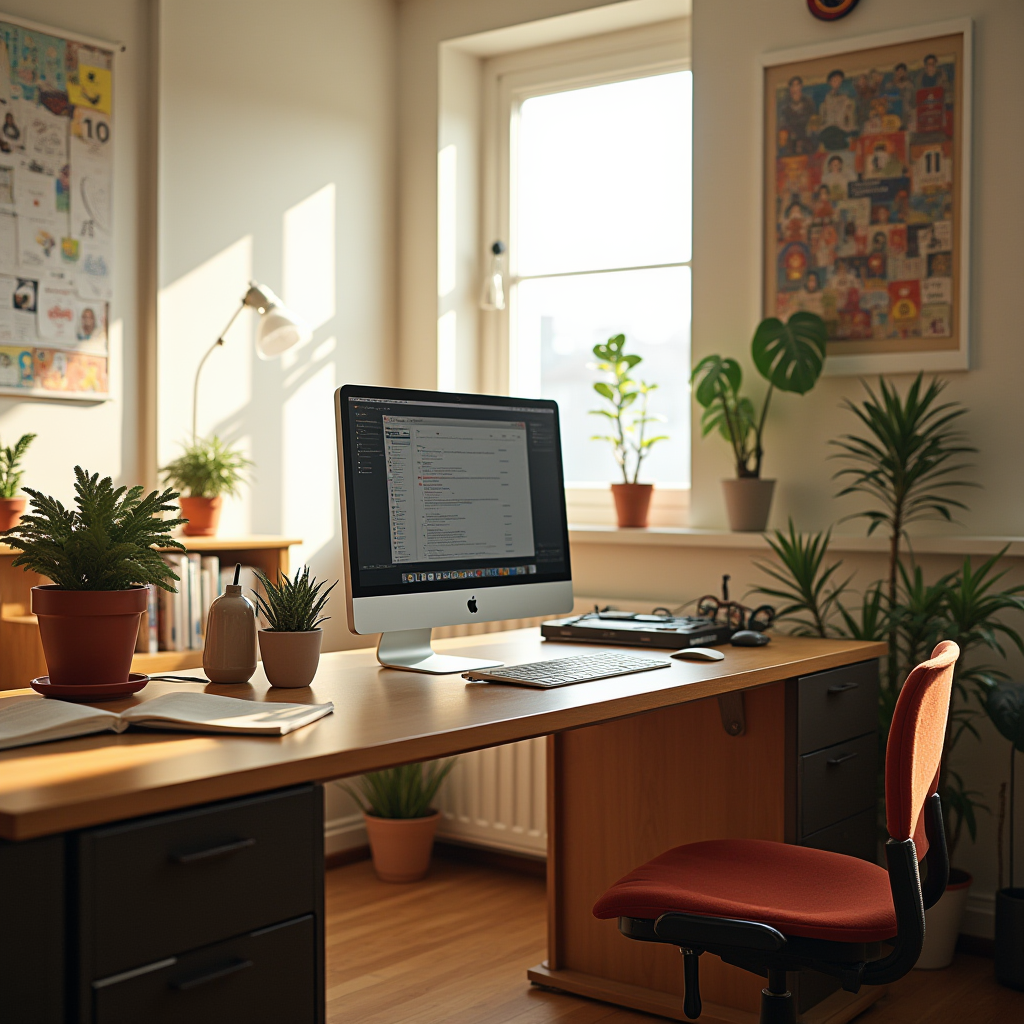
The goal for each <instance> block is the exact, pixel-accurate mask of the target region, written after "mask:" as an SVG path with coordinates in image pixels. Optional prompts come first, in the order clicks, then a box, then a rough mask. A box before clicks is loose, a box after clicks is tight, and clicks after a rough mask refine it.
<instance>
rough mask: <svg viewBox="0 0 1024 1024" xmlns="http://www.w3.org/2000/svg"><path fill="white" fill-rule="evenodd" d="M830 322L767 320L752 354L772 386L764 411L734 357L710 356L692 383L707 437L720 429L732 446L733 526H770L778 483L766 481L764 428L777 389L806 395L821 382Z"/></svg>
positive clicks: (799, 316) (812, 317)
mask: <svg viewBox="0 0 1024 1024" xmlns="http://www.w3.org/2000/svg"><path fill="white" fill-rule="evenodd" d="M826 337H827V332H826V327H825V321H824V320H822V319H821V317H820V316H818V315H817V314H815V313H807V312H799V313H794V314H793V315H792V316H791V317H790V318H789V320H788V321H787V322H786V323H783V322H782V321H781V320H779V319H777V318H776V317H769V318H768V319H766V320H762V321H761V323H760V324H758V326H757V330H756V331H755V332H754V340H753V341H752V342H751V346H750V351H751V356H752V357H753V360H754V366H756V367H757V371H758V373H760V375H761V376H762V377H763V378H764V379H765V380H766V381H767V382H768V390H767V391H766V392H765V395H764V400H763V401H762V403H761V408H760V411H757V410H756V409H755V407H754V403H753V402H752V401H751V400H750V399H749V398H748V397H747V396H746V395H744V394H742V390H741V389H742V385H743V370H742V369H741V368H740V364H739V363H738V362H737V361H736V360H735V359H732V358H729V357H728V356H719V355H710V356H705V357H704V358H703V359H702V360H701V361H700V362H699V363H698V364H697V365H696V366H695V367H694V370H693V374H692V375H691V378H690V382H691V384H692V385H693V395H694V398H696V399H697V403H698V404H699V405H700V406H701V407H702V408H703V409H704V412H703V414H702V416H701V435H702V436H703V437H707V435H708V434H710V433H711V432H712V431H715V430H717V431H718V433H719V434H721V436H722V437H724V438H725V440H726V441H728V442H729V444H730V445H731V446H732V453H733V458H734V459H735V463H736V478H735V479H733V480H723V481H722V487H723V489H724V491H725V506H726V511H727V513H728V516H729V528H730V529H731V530H733V531H735V532H748V531H749V532H755V533H760V532H761V531H762V530H764V528H765V527H766V526H767V525H768V515H769V513H770V512H771V504H772V494H773V492H774V490H775V481H774V480H764V479H762V478H761V462H762V459H763V457H764V446H763V437H764V426H765V420H766V419H767V417H768V408H769V406H770V405H771V400H772V395H773V394H774V392H775V391H776V390H778V391H789V392H793V393H795V394H798V395H805V394H807V392H808V391H810V390H811V388H813V387H814V385H815V384H816V383H817V381H818V378H819V377H820V376H821V370H822V366H823V365H824V362H825V340H826Z"/></svg>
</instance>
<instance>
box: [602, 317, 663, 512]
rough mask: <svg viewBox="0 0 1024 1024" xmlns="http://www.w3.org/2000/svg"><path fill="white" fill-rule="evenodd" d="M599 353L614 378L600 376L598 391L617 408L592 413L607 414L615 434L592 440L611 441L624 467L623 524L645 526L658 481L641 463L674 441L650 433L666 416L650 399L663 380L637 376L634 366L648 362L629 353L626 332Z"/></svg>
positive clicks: (618, 499) (617, 493)
mask: <svg viewBox="0 0 1024 1024" xmlns="http://www.w3.org/2000/svg"><path fill="white" fill-rule="evenodd" d="M594 355H595V356H597V358H598V363H597V369H598V370H600V371H602V372H603V373H606V374H608V375H609V376H610V378H611V379H610V380H607V381H603V380H601V381H598V382H597V383H596V384H595V385H594V390H595V391H596V392H597V393H598V394H599V395H600V396H601V397H602V398H603V399H605V400H606V401H607V402H608V403H609V404H610V405H611V408H610V409H591V410H590V415H591V416H603V417H604V418H605V419H606V420H607V421H608V427H609V430H611V431H612V433H609V434H595V435H594V436H593V437H592V438H591V440H592V441H607V442H608V443H609V444H610V445H611V446H612V452H613V453H614V455H615V461H616V462H617V463H618V464H619V469H620V470H622V483H620V484H612V497H613V499H614V500H615V514H616V517H617V519H618V523H619V526H640V527H644V526H646V525H647V516H648V513H649V511H650V507H651V496H652V494H653V493H654V484H642V483H640V466H641V464H642V463H643V461H644V458H645V457H646V456H647V453H648V452H649V451H650V450H651V448H653V447H654V445H656V444H657V443H658V442H659V441H666V440H668V437H667V435H666V434H657V435H655V436H653V437H648V436H646V435H647V429H648V427H649V426H650V424H652V423H659V422H663V421H664V417H663V416H657V415H654V414H653V413H650V412H649V411H648V398H649V396H650V394H651V392H652V391H655V390H657V387H658V385H657V384H647V383H646V382H645V381H642V380H634V379H633V376H632V374H633V371H634V370H635V369H636V367H637V366H639V365H640V363H641V362H643V357H642V356H638V355H636V353H627V352H626V336H625V335H624V334H616V335H615V336H614V337H612V338H609V339H608V341H607V342H606V343H605V344H603V345H595V346H594ZM631 470H632V471H631Z"/></svg>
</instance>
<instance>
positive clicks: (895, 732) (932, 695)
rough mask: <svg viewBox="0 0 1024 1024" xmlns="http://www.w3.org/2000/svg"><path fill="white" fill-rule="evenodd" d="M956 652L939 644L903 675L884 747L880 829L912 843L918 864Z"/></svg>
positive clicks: (951, 646) (923, 846)
mask: <svg viewBox="0 0 1024 1024" xmlns="http://www.w3.org/2000/svg"><path fill="white" fill-rule="evenodd" d="M958 657H960V648H959V647H957V645H956V644H955V643H953V641H952V640H943V641H942V642H941V643H940V644H938V645H937V646H936V648H935V650H933V651H932V656H931V658H929V659H928V661H925V662H922V663H921V664H920V665H918V666H917V668H915V669H914V670H913V672H911V673H910V675H909V676H907V681H906V682H905V683H904V684H903V689H902V690H900V696H899V699H898V700H897V701H896V710H895V711H894V712H893V716H892V725H891V726H890V727H889V742H888V743H887V745H886V748H885V825H886V828H887V829H888V830H889V835H890V836H891V837H892V838H893V839H896V840H898V841H900V842H902V841H903V840H906V839H911V838H912V839H913V840H914V844H915V846H916V847H917V856H918V859H920V858H922V857H924V855H925V854H926V853H927V852H928V840H927V839H926V838H925V834H924V819H923V817H922V814H921V812H922V811H923V810H924V803H925V800H927V798H928V797H929V796H931V795H932V793H934V792H935V790H936V788H937V787H938V784H939V762H940V760H941V758H942V745H943V742H944V741H945V738H946V719H947V718H948V717H949V701H950V695H951V693H952V689H953V666H954V665H955V664H956V659H957V658H958Z"/></svg>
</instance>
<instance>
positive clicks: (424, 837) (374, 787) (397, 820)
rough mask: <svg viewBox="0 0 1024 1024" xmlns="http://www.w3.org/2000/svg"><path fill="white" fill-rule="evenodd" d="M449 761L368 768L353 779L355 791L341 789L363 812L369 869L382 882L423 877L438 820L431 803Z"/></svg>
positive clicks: (449, 767)
mask: <svg viewBox="0 0 1024 1024" xmlns="http://www.w3.org/2000/svg"><path fill="white" fill-rule="evenodd" d="M455 760H456V759H455V758H454V757H453V758H450V759H449V760H447V761H434V762H432V763H431V764H429V765H427V766H424V765H421V764H405V765H401V766H400V767H398V768H387V769H385V770H384V771H382V772H370V773H369V774H367V775H364V776H363V777H362V778H361V779H360V780H359V787H360V790H361V792H360V791H359V790H356V789H354V788H353V787H352V786H344V787H343V788H344V789H345V791H346V792H347V793H348V794H349V796H351V797H352V799H353V800H355V802H356V803H357V804H358V805H359V806H360V808H361V809H362V811H363V820H364V821H365V822H366V834H367V837H368V838H369V840H370V852H371V854H372V855H373V869H374V871H376V872H377V877H378V878H379V879H380V880H381V881H382V882H417V881H419V880H420V879H421V878H423V876H424V875H426V873H427V869H428V868H429V867H430V852H431V850H432V849H433V846H434V833H435V832H436V831H437V823H438V821H439V820H440V818H441V812H440V811H437V810H434V808H433V807H431V804H432V803H433V801H434V797H435V796H437V791H438V790H439V789H440V788H441V783H442V782H444V780H445V779H446V778H447V777H448V773H449V772H450V771H451V770H452V768H453V767H454V765H455Z"/></svg>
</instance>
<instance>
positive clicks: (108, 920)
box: [0, 785, 324, 1024]
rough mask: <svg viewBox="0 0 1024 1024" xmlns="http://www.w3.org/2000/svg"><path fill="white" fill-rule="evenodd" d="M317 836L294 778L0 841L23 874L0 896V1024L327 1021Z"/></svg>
mask: <svg viewBox="0 0 1024 1024" xmlns="http://www.w3.org/2000/svg"><path fill="white" fill-rule="evenodd" d="M323 835H324V828H323V792H322V789H321V787H320V786H318V785H303V786H296V787H293V788H289V789H282V790H275V791H272V792H269V793H260V794H258V795H256V796H252V797H244V798H241V799H235V800H227V801H223V802H221V803H214V804H207V805H204V806H201V807H192V808H189V809H187V810H184V811H174V812H170V813H167V814H158V815H152V816H150V817H145V818H135V819H131V820H128V821H121V822H117V823H115V824H110V825H103V826H99V827H97V828H90V829H84V830H82V831H79V832H72V833H68V834H66V835H63V836H54V837H50V838H47V839H44V840H36V841H33V842H29V843H4V844H0V871H2V876H0V877H3V878H6V879H12V878H18V879H25V878H27V877H32V879H33V885H32V886H31V888H29V887H28V886H26V887H25V889H24V891H21V890H16V891H12V890H13V887H9V886H4V887H3V888H2V890H0V892H3V893H4V894H5V895H3V896H0V912H2V913H3V918H4V920H3V927H0V1024H6V1022H8V1021H10V1022H11V1024H30V1022H35V1021H39V1022H40V1024H44V1022H46V1024H49V1022H53V1024H141V1022H143V1021H144V1022H146V1024H206V1022H211V1024H212V1022H215V1021H216V1022H220V1021H231V1022H232V1024H281V1022H283V1021H288V1022H289V1024H293V1022H294V1024H323V1020H324V964H323V956H324V941H323V877H324V873H323V866H324V865H323ZM12 858H13V859H12ZM26 859H28V860H30V861H37V862H41V861H46V864H47V867H48V869H49V870H48V872H47V873H46V874H45V875H44V874H42V873H40V871H39V870H38V863H33V865H32V870H31V871H29V872H27V873H26V872H18V871H17V870H12V871H11V872H10V873H9V872H8V864H11V865H12V866H13V867H15V868H16V867H17V866H18V865H17V863H16V861H18V860H26ZM19 892H20V895H18V893H19ZM40 901H48V902H50V903H53V904H54V905H53V906H52V907H48V908H45V909H44V908H43V907H42V906H41V905H40ZM33 903H35V904H36V905H35V906H33ZM8 905H10V906H8ZM9 914H11V915H12V916H8V915H9ZM44 923H45V925H46V927H48V928H49V929H50V931H51V932H52V933H53V934H47V935H41V934H40V935H36V934H35V932H34V931H33V932H31V934H30V929H32V928H34V929H35V931H38V929H39V927H42V926H43V924H44ZM6 935H17V936H18V941H19V946H20V945H22V943H24V942H25V941H26V940H29V941H28V942H27V945H26V946H25V948H23V949H20V948H19V949H18V950H13V951H11V956H10V957H8V956H6V955H3V954H5V953H7V952H8V951H7V950H6V947H5V946H4V945H3V943H4V941H5V939H4V936H6ZM44 951H45V952H44ZM26 955H28V956H29V957H30V958H31V970H30V971H28V972H24V971H23V972H18V971H17V969H16V968H17V965H18V964H19V963H26V964H27V961H26V960H25V956H26ZM12 965H13V966H12Z"/></svg>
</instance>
